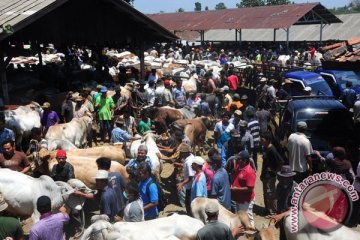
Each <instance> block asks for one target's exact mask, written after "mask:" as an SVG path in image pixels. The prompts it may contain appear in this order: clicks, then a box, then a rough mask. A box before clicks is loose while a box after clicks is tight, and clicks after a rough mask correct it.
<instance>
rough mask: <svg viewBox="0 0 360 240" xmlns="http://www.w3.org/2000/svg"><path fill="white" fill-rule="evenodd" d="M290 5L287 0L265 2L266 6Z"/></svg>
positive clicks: (268, 0)
mask: <svg viewBox="0 0 360 240" xmlns="http://www.w3.org/2000/svg"><path fill="white" fill-rule="evenodd" d="M287 4H290V1H289V0H266V5H287Z"/></svg>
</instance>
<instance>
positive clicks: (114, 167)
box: [33, 149, 129, 189]
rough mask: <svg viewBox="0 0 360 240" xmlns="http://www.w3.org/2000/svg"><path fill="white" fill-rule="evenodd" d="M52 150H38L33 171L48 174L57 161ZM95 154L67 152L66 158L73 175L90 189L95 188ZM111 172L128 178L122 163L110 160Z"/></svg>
mask: <svg viewBox="0 0 360 240" xmlns="http://www.w3.org/2000/svg"><path fill="white" fill-rule="evenodd" d="M53 153H54V152H49V151H47V150H46V149H41V150H40V152H39V158H40V161H39V162H35V163H34V165H35V167H34V169H33V170H34V171H38V172H40V173H41V174H46V175H49V174H50V172H51V170H52V167H53V166H54V165H55V164H56V163H57V160H56V158H55V157H51V156H54V154H53ZM97 158H98V157H95V156H77V155H76V154H71V153H70V152H68V153H67V160H66V161H68V162H69V163H70V164H71V165H72V166H73V167H74V171H75V177H76V178H77V179H79V180H81V181H82V182H83V183H85V185H86V186H88V187H89V188H91V189H95V178H94V177H95V174H96V171H97V165H96V159H97ZM110 171H111V172H118V173H120V174H121V176H123V177H124V179H125V180H127V179H128V178H129V175H128V173H127V172H126V169H125V167H124V166H123V165H121V164H120V163H118V162H115V161H111V168H110Z"/></svg>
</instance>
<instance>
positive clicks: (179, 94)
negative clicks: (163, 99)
mask: <svg viewBox="0 0 360 240" xmlns="http://www.w3.org/2000/svg"><path fill="white" fill-rule="evenodd" d="M172 94H173V98H174V102H175V107H176V108H182V107H184V106H185V104H186V99H185V90H184V88H183V87H182V81H181V79H178V80H176V87H175V88H174V89H173V91H172Z"/></svg>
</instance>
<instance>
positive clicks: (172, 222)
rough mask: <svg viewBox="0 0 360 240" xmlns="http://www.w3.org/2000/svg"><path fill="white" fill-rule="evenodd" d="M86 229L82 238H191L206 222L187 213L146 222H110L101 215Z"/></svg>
mask: <svg viewBox="0 0 360 240" xmlns="http://www.w3.org/2000/svg"><path fill="white" fill-rule="evenodd" d="M92 220H95V221H94V223H93V224H92V225H91V226H90V227H89V228H88V229H86V231H85V232H84V235H83V236H82V238H81V239H82V240H115V239H116V240H145V239H146V240H191V239H194V240H195V239H196V234H197V232H198V231H199V230H200V229H201V228H202V227H203V226H204V224H203V223H202V222H201V221H199V220H197V219H195V218H191V217H189V216H186V215H178V214H173V215H171V216H169V217H164V218H158V219H154V220H150V221H145V222H117V223H115V224H114V225H112V224H110V223H109V222H108V218H107V217H106V216H103V215H101V216H99V217H97V218H96V219H92Z"/></svg>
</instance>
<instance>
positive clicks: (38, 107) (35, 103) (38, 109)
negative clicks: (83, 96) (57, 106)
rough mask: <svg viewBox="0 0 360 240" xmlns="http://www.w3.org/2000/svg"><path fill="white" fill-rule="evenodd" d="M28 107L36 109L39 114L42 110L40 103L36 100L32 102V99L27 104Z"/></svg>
mask: <svg viewBox="0 0 360 240" xmlns="http://www.w3.org/2000/svg"><path fill="white" fill-rule="evenodd" d="M29 107H30V108H31V110H33V111H36V112H38V113H39V114H40V113H41V112H42V111H43V109H42V108H41V106H40V104H39V103H37V102H34V101H31V103H30V104H29Z"/></svg>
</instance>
